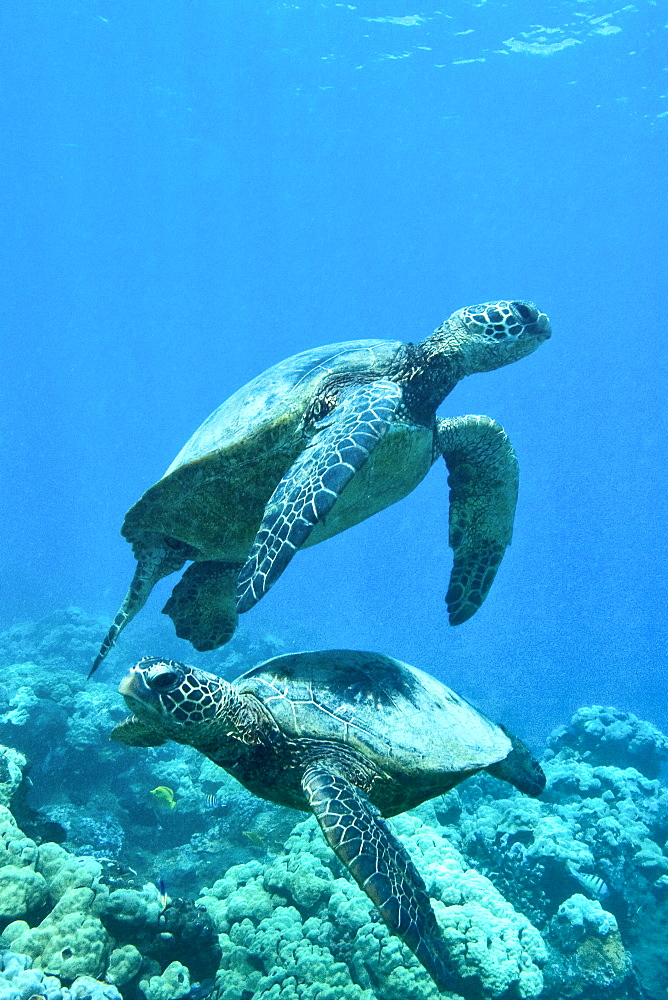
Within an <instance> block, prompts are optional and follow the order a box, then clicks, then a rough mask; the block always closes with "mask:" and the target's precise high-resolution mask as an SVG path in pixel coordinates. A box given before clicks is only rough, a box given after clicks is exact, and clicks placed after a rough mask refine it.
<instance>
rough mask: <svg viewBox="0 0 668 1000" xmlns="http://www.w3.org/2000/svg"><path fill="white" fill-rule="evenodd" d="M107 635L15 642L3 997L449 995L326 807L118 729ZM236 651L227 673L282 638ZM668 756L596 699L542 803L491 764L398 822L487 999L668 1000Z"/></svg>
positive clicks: (470, 985) (2, 698)
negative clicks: (114, 738)
mask: <svg viewBox="0 0 668 1000" xmlns="http://www.w3.org/2000/svg"><path fill="white" fill-rule="evenodd" d="M101 625H102V627H100V626H101ZM105 626H106V623H100V622H99V621H98V620H97V619H92V618H89V617H88V616H86V615H85V614H83V612H80V611H77V610H76V609H69V610H68V611H67V612H61V613H58V614H55V615H52V616H49V618H48V619H44V620H43V621H42V622H39V623H36V624H34V625H31V624H28V625H21V626H16V627H15V628H14V629H11V630H10V631H9V633H5V634H4V635H2V636H0V664H2V666H3V671H2V679H1V681H0V742H2V743H5V744H6V746H4V747H2V746H0V931H3V934H2V937H1V938H0V948H2V949H4V950H1V951H0V1000H28V998H30V997H32V996H38V997H46V998H47V1000H119V998H121V997H122V998H123V1000H181V998H183V1000H186V998H187V1000H195V998H198V1000H204V998H205V997H207V996H211V997H212V998H215V1000H293V998H294V1000H298V998H299V1000H423V998H424V1000H436V998H437V997H438V996H439V994H438V992H437V990H436V987H435V985H434V984H433V982H432V981H431V979H430V978H429V976H428V975H427V973H426V972H425V970H424V969H423V968H422V966H420V965H419V963H418V962H417V960H416V959H415V958H414V956H413V955H412V954H411V953H410V952H409V951H408V950H407V949H406V948H405V947H404V946H403V944H402V943H401V941H400V940H399V939H398V938H397V937H395V936H393V935H391V934H389V932H388V930H387V929H386V927H385V925H384V924H383V923H382V921H381V920H380V919H379V917H378V914H377V912H376V911H375V910H374V908H373V907H372V905H371V903H370V902H369V900H368V899H367V898H366V896H365V895H364V894H363V893H362V892H360V890H359V889H358V887H357V886H356V885H355V884H354V883H353V882H352V881H351V880H350V878H349V876H348V874H347V872H346V871H345V870H344V868H343V867H342V866H341V865H340V864H339V862H338V861H337V859H336V858H335V856H334V855H333V854H332V852H331V851H330V850H329V848H328V847H327V846H326V844H325V842H324V839H323V838H322V835H321V834H320V832H319V829H318V827H317V825H316V824H315V822H314V821H313V820H312V819H306V820H305V819H304V817H303V814H300V813H295V812H292V811H291V810H288V809H282V808H279V807H277V806H274V805H272V804H270V803H267V802H264V801H261V800H259V799H257V798H254V797H253V796H252V795H250V794H249V793H248V792H247V791H246V790H245V789H243V788H242V787H241V786H240V785H239V784H238V783H236V782H235V781H234V780H233V779H231V778H230V777H229V776H228V775H226V773H225V772H224V771H222V770H220V769H219V768H217V767H216V766H215V765H213V764H212V763H211V762H210V761H208V760H206V759H203V758H202V757H201V756H199V755H198V754H196V753H195V752H194V751H191V750H189V749H188V748H181V747H178V746H176V745H175V744H168V745H165V746H162V747H156V748H152V749H146V750H144V751H142V752H141V753H139V754H138V753H136V752H130V751H128V750H126V749H125V748H123V747H121V746H119V745H118V744H115V743H111V742H110V741H109V740H108V734H109V732H110V730H111V729H112V728H113V726H114V725H115V724H116V723H117V722H118V721H119V719H120V718H122V717H123V716H124V715H125V714H126V713H125V709H124V708H123V706H122V704H121V702H120V699H119V698H118V695H117V693H116V689H115V685H111V684H106V683H104V681H102V682H97V681H96V682H95V683H87V682H86V676H85V675H86V672H87V669H88V666H89V662H90V660H91V657H92V656H93V655H94V654H95V652H96V649H97V645H98V643H99V639H100V635H101V634H102V633H103V632H104V630H105ZM128 632H129V630H128ZM138 634H141V633H138V632H136V633H135V636H137V635H138ZM130 638H132V637H131V636H130ZM230 646H231V647H233V648H232V649H230V647H226V648H225V650H224V651H219V652H220V653H221V655H220V662H219V664H218V665H217V668H218V669H219V670H220V672H221V673H223V672H225V673H228V674H229V673H232V672H233V671H238V670H241V669H244V668H246V667H248V666H249V665H251V664H252V663H254V662H256V661H257V660H259V659H261V658H262V657H263V656H268V655H271V654H272V653H274V652H276V651H278V647H277V643H276V641H275V640H267V641H266V642H265V644H264V647H263V645H262V643H261V642H260V643H255V644H254V645H253V646H251V645H250V644H249V643H248V642H247V640H246V639H244V638H243V634H242V635H241V637H240V638H239V641H237V637H236V636H235V640H234V641H233V643H231V644H230ZM124 648H125V649H126V650H127V649H130V648H131V647H130V646H127V645H126V646H125V647H124V646H123V644H122V643H121V644H120V645H119V650H118V651H117V652H116V653H115V654H113V655H115V656H116V657H119V658H121V657H123V656H125V655H127V653H124ZM144 651H146V645H144V648H142V649H140V650H139V651H138V652H139V654H141V653H142V652H144ZM223 653H224V655H222V654H223ZM133 655H134V654H133ZM211 662H212V660H211V659H210V658H209V661H208V665H209V666H210V665H211ZM667 757H668V741H667V740H666V737H665V736H663V735H662V734H661V733H660V732H659V731H658V730H657V729H656V728H655V727H654V726H652V725H651V724H650V723H648V722H645V721H643V720H640V719H637V718H635V716H633V715H631V714H629V713H622V712H618V711H616V710H615V709H612V708H603V707H597V706H594V707H589V708H583V709H580V710H579V711H578V712H576V713H575V715H574V716H573V718H572V719H571V721H570V723H569V725H567V726H563V727H560V728H559V729H557V730H556V731H555V732H554V733H552V735H551V736H550V738H549V740H548V751H547V753H546V758H545V762H544V768H545V771H546V774H547V777H548V785H547V788H546V790H545V792H544V794H543V795H542V796H541V798H540V799H539V800H533V799H528V798H526V797H524V796H522V795H520V794H519V793H517V792H516V791H515V790H514V789H512V788H511V787H510V786H509V785H506V784H501V783H500V782H498V781H495V780H494V779H493V778H490V777H489V776H488V775H485V774H481V775H478V776H476V777H475V778H473V779H471V780H469V781H467V782H465V783H464V784H462V785H460V786H459V787H458V788H456V789H454V790H453V791H451V792H450V793H448V794H447V795H446V796H443V797H442V798H441V799H437V800H434V801H432V802H428V803H425V804H424V805H423V806H421V807H420V808H419V809H417V810H415V811H414V812H413V813H411V814H407V815H405V816H401V817H397V818H395V819H394V820H392V823H393V824H394V827H395V829H396V830H397V832H398V833H399V835H400V836H401V838H402V839H403V842H404V843H405V845H406V847H407V849H408V850H409V852H410V854H411V856H412V857H413V858H414V860H415V862H416V864H417V865H418V867H419V868H420V870H421V873H422V875H423V877H424V879H425V881H426V883H427V885H428V888H429V891H430V894H431V896H432V898H433V900H434V909H435V911H436V913H437V917H438V920H439V922H440V924H441V927H442V929H443V933H444V935H445V937H446V939H447V941H448V943H449V947H450V950H451V953H452V955H453V962H454V964H455V967H456V969H457V971H458V972H459V974H460V975H461V976H462V977H463V978H462V982H463V984H464V985H463V986H462V995H463V996H464V997H466V998H467V1000H468V998H473V997H475V998H476V1000H478V998H489V1000H491V998H492V997H499V998H504V1000H510V998H511V997H512V998H513V1000H516V998H518V997H534V996H539V995H540V996H542V997H544V998H545V1000H562V998H574V1000H601V998H603V997H605V998H606V1000H640V998H641V997H642V998H643V1000H659V998H661V1000H665V997H666V991H667V990H668V950H667V949H666V941H667V940H668V789H667V788H666V786H665V784H662V782H661V780H660V777H661V768H662V766H663V763H664V762H665V760H666V759H667ZM156 788H163V789H167V790H168V794H167V793H163V797H165V795H166V797H167V799H168V800H169V802H170V803H171V804H172V806H173V807H170V808H169V809H162V808H160V803H159V802H157V801H156V796H155V795H151V792H152V791H154V790H155V789H156ZM10 809H11V811H10ZM55 841H59V842H58V843H57V842H55ZM202 886H209V887H210V888H204V889H203V888H202Z"/></svg>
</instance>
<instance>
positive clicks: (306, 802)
mask: <svg viewBox="0 0 668 1000" xmlns="http://www.w3.org/2000/svg"><path fill="white" fill-rule="evenodd" d="M119 690H120V693H121V694H122V695H123V697H124V698H125V701H126V704H127V706H128V708H129V709H130V711H131V712H132V713H133V715H132V716H131V717H129V718H127V719H125V720H124V721H123V722H121V723H120V725H118V726H116V728H115V729H114V730H113V732H112V734H111V736H112V739H115V740H118V741H119V742H121V743H126V744H128V745H130V746H159V745H161V744H162V743H165V742H166V741H167V740H175V741H176V742H177V743H182V744H185V745H188V746H192V747H194V748H195V749H196V750H199V751H200V753H203V754H204V755H205V756H206V757H208V758H209V759H210V760H212V761H213V762H214V763H215V764H218V765H219V766H220V767H222V768H224V769H225V770H226V771H227V772H228V773H229V774H231V775H233V776H234V777H235V778H237V779H238V780H239V781H240V782H241V783H242V785H244V786H245V787H246V788H247V789H248V790H249V791H251V792H252V793H253V794H254V795H258V796H260V797H261V798H264V799H269V800H270V801H272V802H277V803H279V804H281V805H286V806H291V807H292V808H294V809H301V810H303V811H305V812H307V811H309V810H311V811H312V812H313V813H314V814H315V817H316V819H317V821H318V823H319V824H320V827H321V829H322V832H323V833H324V835H325V839H326V840H327V843H328V844H329V846H330V847H331V848H332V849H333V850H334V851H335V852H336V854H337V856H338V857H339V859H340V860H341V861H342V862H343V863H344V864H345V865H346V866H347V867H348V870H349V871H350V873H351V875H352V876H353V878H354V879H355V881H356V882H357V883H358V884H359V886H360V887H361V888H362V889H363V890H364V891H365V892H366V893H367V895H368V896H369V898H370V899H371V900H372V902H373V903H374V904H375V905H376V906H377V907H378V909H379V910H380V913H381V915H382V917H383V919H384V920H385V922H386V923H387V925H388V926H389V927H390V929H391V930H392V931H394V932H396V933H397V934H399V935H400V937H402V938H403V940H404V941H405V942H406V944H407V945H408V947H409V948H411V949H412V951H413V952H414V953H415V955H416V956H417V957H418V959H419V960H420V962H422V964H423V965H424V967H425V968H426V969H427V971H428V972H429V973H430V974H431V975H432V976H433V978H434V980H435V981H436V983H437V984H438V985H439V987H441V988H442V989H445V988H448V987H451V986H452V983H453V978H452V974H451V967H450V962H449V959H448V954H447V951H446V948H445V944H444V942H443V940H442V938H441V935H440V932H439V929H438V925H437V922H436V917H435V915H434V912H433V910H432V908H431V904H430V902H429V897H428V895H427V891H426V888H425V885H424V882H423V881H422V879H421V877H420V875H419V874H418V871H417V869H416V868H415V866H414V865H413V862H412V861H411V859H410V857H409V855H408V853H407V852H406V850H405V849H404V847H403V846H402V845H401V843H400V841H399V840H397V838H396V837H395V835H394V834H393V833H392V830H391V829H390V827H389V826H388V824H387V823H386V822H385V821H384V819H383V818H382V817H383V816H395V815H397V813H401V812H404V811H405V810H406V809H412V808H413V807H414V806H417V805H419V804H420V803H421V802H424V801H425V800H426V799H431V798H434V797H435V796H437V795H441V794H443V793H444V792H447V791H448V790H449V789H451V788H453V787H454V786H455V785H457V784H459V782H460V781H463V780H464V779H465V778H468V777H470V776H471V775H472V774H475V773H476V772H477V771H480V770H487V771H489V772H490V773H491V774H493V775H494V776H495V777H497V778H501V779H502V780H503V781H509V782H510V783H511V784H513V785H515V787H516V788H519V789H520V791H522V792H526V793H527V794H528V795H533V796H535V795H539V794H540V792H541V791H542V790H543V788H544V787H545V775H544V774H543V772H542V770H541V768H540V766H539V764H537V763H536V761H535V760H533V758H532V757H531V754H530V753H529V751H528V750H527V748H526V747H525V746H524V744H523V743H522V742H521V741H520V740H519V739H517V737H515V736H512V735H511V734H510V733H509V732H508V731H507V730H505V729H502V728H501V727H500V726H496V725H494V723H492V722H490V720H489V719H487V718H486V717H485V716H484V715H482V714H481V713H480V712H478V711H476V709H474V708H473V707H472V706H471V705H470V704H469V703H468V702H466V701H464V699H463V698H460V697H459V695H457V694H455V692H454V691H451V690H450V688H447V687H446V686H445V685H444V684H441V683H440V682H439V681H437V680H435V679H434V678H433V677H431V676H429V675H428V674H425V673H423V672H422V671H421V670H417V669H416V668H415V667H411V666H408V665H407V664H406V663H401V662H400V661H399V660H394V659H392V658H391V657H389V656H383V655H380V654H378V653H365V652H357V651H353V650H347V649H343V650H327V651H320V652H313V653H289V654H287V655H284V656H277V657H274V658H273V659H271V660H267V661H265V662H264V663H260V664H259V665H258V666H256V667H253V669H252V670H249V671H248V672H247V673H245V674H242V676H241V677H238V678H237V679H236V680H235V681H233V682H232V683H228V682H227V681H225V680H222V679H221V678H220V677H216V676H214V675H213V674H209V673H206V672H205V671H203V670H199V669H196V668H194V667H188V666H186V665H185V664H183V663H175V662H173V661H171V660H163V659H154V658H150V657H149V658H146V659H144V660H140V662H139V663H138V664H137V665H136V666H135V667H133V668H132V670H130V672H129V673H128V674H126V676H125V677H124V678H123V680H122V681H121V684H120V688H119Z"/></svg>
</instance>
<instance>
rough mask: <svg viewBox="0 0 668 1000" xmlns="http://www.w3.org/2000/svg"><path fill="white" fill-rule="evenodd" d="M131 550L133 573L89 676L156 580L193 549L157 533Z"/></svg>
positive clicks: (172, 570)
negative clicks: (135, 560) (133, 554)
mask: <svg viewBox="0 0 668 1000" xmlns="http://www.w3.org/2000/svg"><path fill="white" fill-rule="evenodd" d="M133 550H134V553H135V556H136V558H137V569H136V570H135V575H134V576H133V577H132V583H131V584H130V589H129V590H128V592H127V594H126V595H125V600H124V601H123V603H122V604H121V606H120V608H119V610H118V614H117V615H116V617H115V618H114V620H113V623H112V625H111V628H110V629H109V631H108V632H107V634H106V636H105V637H104V641H103V642H102V645H101V646H100V652H99V653H98V654H97V656H96V657H95V660H94V661H93V666H92V667H91V668H90V671H89V672H88V676H89V677H92V676H93V674H94V673H95V671H96V670H97V668H98V667H99V666H100V664H101V663H102V661H103V660H104V658H105V656H106V655H107V653H108V652H109V650H110V649H111V648H112V646H113V645H114V643H115V642H116V640H117V639H118V637H119V635H120V634H121V632H122V631H123V629H124V628H125V626H126V625H127V624H128V622H131V621H132V619H133V618H134V616H135V615H136V614H137V612H138V611H141V609H142V608H143V607H144V605H145V604H146V601H147V600H148V597H149V594H150V593H151V591H152V590H153V588H154V587H155V585H156V583H157V582H158V580H162V578H163V577H164V576H169V574H170V573H175V572H176V571H177V570H179V569H181V567H182V566H183V564H184V562H185V561H186V559H191V558H192V553H193V551H194V550H193V549H192V548H191V547H190V546H189V545H185V544H183V543H182V542H179V541H177V540H176V539H168V538H165V537H161V536H160V535H155V536H154V537H153V536H152V537H151V539H150V541H148V540H147V541H142V543H141V544H139V543H135V545H134V546H133Z"/></svg>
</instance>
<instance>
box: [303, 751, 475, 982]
mask: <svg viewBox="0 0 668 1000" xmlns="http://www.w3.org/2000/svg"><path fill="white" fill-rule="evenodd" d="M302 788H303V789H304V793H305V795H306V797H307V799H308V803H309V805H310V807H311V809H312V810H313V813H314V814H315V817H316V819H317V820H318V823H319V824H320V828H321V829H322V832H323V833H324V835H325V839H326V840H327V843H328V844H329V846H330V847H331V848H332V850H333V851H334V853H335V854H336V855H337V857H338V858H339V860H340V861H342V862H343V864H344V865H345V866H346V868H347V869H348V871H349V872H350V874H351V875H352V876H353V878H354V879H355V881H356V882H357V884H358V885H359V887H360V888H361V889H363V890H364V892H365V893H366V894H367V896H368V897H369V899H370V900H371V901H372V903H373V904H374V905H375V906H376V907H377V908H378V910H379V911H380V914H381V916H382V918H383V920H384V921H385V923H386V924H387V926H388V927H389V928H390V930H391V931H393V932H394V933H395V934H398V935H399V937H400V938H402V939H403V941H405V943H406V944H407V945H408V947H409V948H410V949H411V951H412V952H413V953H414V954H415V956H416V957H417V958H418V959H419V961H420V962H421V963H422V965H423V966H424V967H425V969H426V970H427V972H428V973H429V975H430V976H431V977H432V978H433V980H434V982H435V983H436V984H437V986H438V987H439V989H441V990H446V989H452V988H453V986H454V984H455V982H456V980H455V977H454V975H453V973H452V971H451V964H450V959H449V956H448V953H447V950H446V946H445V942H444V941H443V938H442V937H441V932H440V929H439V926H438V923H437V922H436V916H435V914H434V911H433V909H432V907H431V902H430V900H429V896H428V895H427V889H426V886H425V884H424V882H423V880H422V878H421V876H420V873H419V872H418V870H417V868H416V867H415V865H414V864H413V862H412V861H411V859H410V857H409V855H408V852H407V851H406V850H405V848H404V847H403V845H402V844H401V842H400V841H399V840H397V838H396V837H395V835H394V834H393V833H392V831H391V830H390V828H389V826H388V825H387V823H386V822H385V820H384V819H383V818H382V816H381V815H380V813H379V812H378V810H377V809H376V807H375V806H374V805H372V803H371V802H370V801H369V799H368V798H367V796H366V795H365V794H364V792H363V791H362V790H361V789H360V788H358V787H357V786H356V785H354V784H352V783H351V782H350V781H348V780H347V778H345V777H344V776H343V774H342V773H340V771H339V769H338V767H336V766H331V765H329V764H328V763H327V762H324V763H316V764H312V765H309V766H308V767H307V769H306V771H305V772H304V775H303V777H302Z"/></svg>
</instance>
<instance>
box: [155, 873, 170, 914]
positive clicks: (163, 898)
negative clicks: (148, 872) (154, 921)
mask: <svg viewBox="0 0 668 1000" xmlns="http://www.w3.org/2000/svg"><path fill="white" fill-rule="evenodd" d="M158 892H159V893H160V905H161V906H162V908H163V910H166V909H167V907H168V906H169V904H170V903H171V899H170V898H169V896H168V895H167V890H166V888H165V880H164V878H161V879H160V881H159V882H158Z"/></svg>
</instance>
